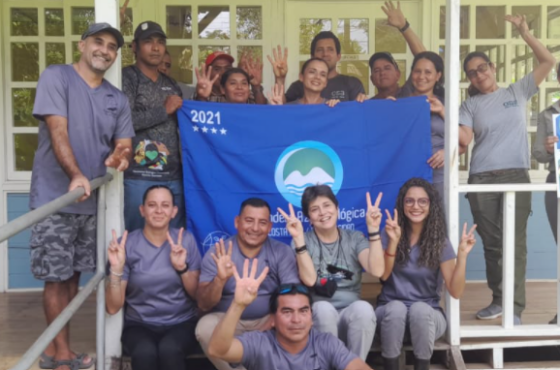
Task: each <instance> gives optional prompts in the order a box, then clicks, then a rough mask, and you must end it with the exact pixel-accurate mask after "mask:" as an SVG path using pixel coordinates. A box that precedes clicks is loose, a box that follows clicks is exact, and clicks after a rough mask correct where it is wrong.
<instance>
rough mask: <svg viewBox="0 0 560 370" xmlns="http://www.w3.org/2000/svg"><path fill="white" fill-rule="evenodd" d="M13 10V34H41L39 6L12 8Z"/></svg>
mask: <svg viewBox="0 0 560 370" xmlns="http://www.w3.org/2000/svg"><path fill="white" fill-rule="evenodd" d="M11 11H12V14H11V15H12V17H11V26H12V29H11V35H12V36H38V35H39V26H38V19H39V18H38V17H39V16H38V11H37V8H12V9H11Z"/></svg>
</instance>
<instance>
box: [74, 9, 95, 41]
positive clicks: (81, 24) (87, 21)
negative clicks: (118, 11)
mask: <svg viewBox="0 0 560 370" xmlns="http://www.w3.org/2000/svg"><path fill="white" fill-rule="evenodd" d="M71 14H72V35H81V34H82V33H84V31H85V30H87V28H88V27H89V26H90V25H91V24H93V23H94V22H95V9H94V8H72V13H71Z"/></svg>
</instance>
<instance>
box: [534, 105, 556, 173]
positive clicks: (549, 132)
mask: <svg viewBox="0 0 560 370" xmlns="http://www.w3.org/2000/svg"><path fill="white" fill-rule="evenodd" d="M554 114H560V101H557V102H556V103H554V104H552V105H551V106H550V107H548V108H546V109H545V110H543V111H542V112H541V113H540V114H539V116H538V118H537V138H536V139H535V142H534V143H533V156H534V157H535V159H536V160H537V161H539V162H541V163H548V170H549V171H551V172H553V171H555V166H554V154H550V153H549V152H547V151H546V147H545V144H544V143H545V141H546V138H547V136H553V135H554V131H553V129H552V115H554ZM556 134H557V135H560V132H557V133H556Z"/></svg>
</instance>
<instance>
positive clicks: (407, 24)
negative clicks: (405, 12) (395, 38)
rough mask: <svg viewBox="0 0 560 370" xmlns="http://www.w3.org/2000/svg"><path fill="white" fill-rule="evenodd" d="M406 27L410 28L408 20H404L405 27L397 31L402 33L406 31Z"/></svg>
mask: <svg viewBox="0 0 560 370" xmlns="http://www.w3.org/2000/svg"><path fill="white" fill-rule="evenodd" d="M408 27H410V23H408V20H406V23H405V25H404V26H403V28H399V31H401V33H402V32H404V31H406V30H407V29H408Z"/></svg>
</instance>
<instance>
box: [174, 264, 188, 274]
mask: <svg viewBox="0 0 560 370" xmlns="http://www.w3.org/2000/svg"><path fill="white" fill-rule="evenodd" d="M175 271H177V273H178V274H179V275H183V274H184V273H185V272H187V271H189V264H188V263H187V264H186V266H185V268H184V269H182V270H175Z"/></svg>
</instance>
